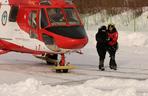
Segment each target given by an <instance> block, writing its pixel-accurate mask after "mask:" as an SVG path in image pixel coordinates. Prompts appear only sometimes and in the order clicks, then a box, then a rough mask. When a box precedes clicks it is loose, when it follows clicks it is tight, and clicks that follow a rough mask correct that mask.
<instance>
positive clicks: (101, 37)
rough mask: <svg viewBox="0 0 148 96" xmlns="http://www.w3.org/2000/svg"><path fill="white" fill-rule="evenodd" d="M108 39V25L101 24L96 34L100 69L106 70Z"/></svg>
mask: <svg viewBox="0 0 148 96" xmlns="http://www.w3.org/2000/svg"><path fill="white" fill-rule="evenodd" d="M107 39H108V34H107V28H106V26H101V27H100V28H98V32H97V34H96V41H97V44H96V48H97V52H98V55H99V70H101V71H104V70H105V68H104V59H105V55H106V51H107V49H106V46H107Z"/></svg>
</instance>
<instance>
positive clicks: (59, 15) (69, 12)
mask: <svg viewBox="0 0 148 96" xmlns="http://www.w3.org/2000/svg"><path fill="white" fill-rule="evenodd" d="M47 14H48V18H49V20H50V22H51V24H52V25H66V23H67V22H68V23H69V24H70V25H73V24H80V21H79V19H78V16H77V13H76V11H75V10H74V9H73V8H64V10H62V9H60V8H47ZM64 14H65V17H66V18H65V17H64Z"/></svg>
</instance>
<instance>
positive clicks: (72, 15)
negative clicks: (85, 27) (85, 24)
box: [64, 8, 80, 24]
mask: <svg viewBox="0 0 148 96" xmlns="http://www.w3.org/2000/svg"><path fill="white" fill-rule="evenodd" d="M64 11H65V13H66V18H67V20H68V22H69V24H80V21H79V19H78V17H77V14H76V12H75V10H74V9H73V8H65V9H64Z"/></svg>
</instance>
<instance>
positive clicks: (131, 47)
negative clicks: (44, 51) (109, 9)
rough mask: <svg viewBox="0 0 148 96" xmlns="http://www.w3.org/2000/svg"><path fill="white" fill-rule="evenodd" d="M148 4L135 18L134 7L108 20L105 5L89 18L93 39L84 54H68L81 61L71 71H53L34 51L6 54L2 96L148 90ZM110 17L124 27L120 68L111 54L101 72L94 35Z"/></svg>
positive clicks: (139, 94) (141, 94)
mask: <svg viewBox="0 0 148 96" xmlns="http://www.w3.org/2000/svg"><path fill="white" fill-rule="evenodd" d="M143 10H145V11H144V13H143V14H142V15H141V16H140V17H137V18H135V19H131V17H132V14H131V13H132V12H131V10H129V11H128V12H124V13H122V14H119V15H115V16H113V17H110V18H109V19H107V20H105V19H106V16H105V12H104V11H102V13H98V14H95V15H93V16H89V17H85V18H83V19H84V21H85V27H86V30H87V34H88V37H89V43H88V45H87V46H86V47H85V48H84V49H83V52H84V54H83V55H79V54H75V53H74V54H67V55H66V57H67V60H68V61H70V62H71V63H72V64H73V65H76V66H77V69H75V70H71V71H70V73H68V74H57V73H55V72H53V70H51V68H50V66H48V65H46V64H45V62H44V61H42V60H39V59H36V58H35V57H33V56H32V55H29V54H21V53H14V52H10V53H8V54H4V55H1V56H0V76H1V78H0V96H59V95H60V96H61V95H62V96H76V95H77V96H148V86H147V85H148V63H147V62H148V59H147V56H148V50H147V48H148V33H147V32H148V27H147V26H148V18H147V17H148V11H147V8H143ZM102 14H103V15H102ZM100 16H101V17H104V19H100V18H99V17H100ZM102 20H103V21H104V20H105V21H106V22H102ZM108 23H114V24H115V26H116V27H117V29H118V31H119V50H118V52H117V56H116V60H117V64H118V70H117V71H113V70H110V69H109V68H108V63H109V56H108V54H107V56H106V61H105V68H106V71H104V72H101V71H98V68H97V67H98V56H97V52H96V49H95V44H96V41H95V38H94V37H95V34H96V32H97V30H98V27H100V26H101V25H104V24H105V25H107V24H108Z"/></svg>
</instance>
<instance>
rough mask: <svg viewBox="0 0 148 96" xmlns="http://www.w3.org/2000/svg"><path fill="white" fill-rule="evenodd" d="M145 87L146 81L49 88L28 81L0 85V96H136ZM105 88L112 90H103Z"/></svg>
mask: <svg viewBox="0 0 148 96" xmlns="http://www.w3.org/2000/svg"><path fill="white" fill-rule="evenodd" d="M92 82H93V83H92ZM145 85H148V80H146V81H136V80H120V79H111V78H101V79H98V80H91V81H87V82H86V83H84V84H82V85H77V86H63V85H57V86H50V85H42V83H41V82H40V81H37V80H35V79H28V80H26V81H24V82H19V83H16V84H12V85H7V84H2V85H0V96H136V90H137V88H139V87H142V88H148V87H145ZM106 88H111V89H112V90H103V89H106Z"/></svg>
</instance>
